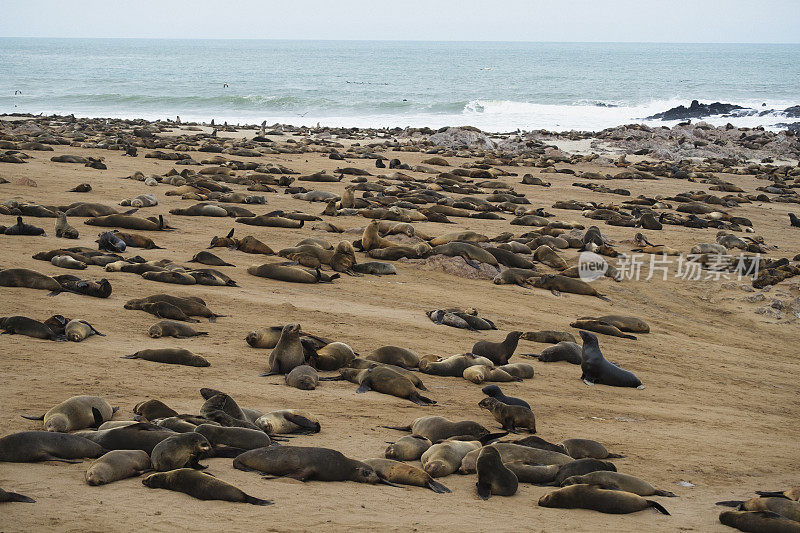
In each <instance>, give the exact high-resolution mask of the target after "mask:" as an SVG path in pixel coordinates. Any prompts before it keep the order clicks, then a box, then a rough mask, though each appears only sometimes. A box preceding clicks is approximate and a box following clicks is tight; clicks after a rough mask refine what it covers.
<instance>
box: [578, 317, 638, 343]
mask: <svg viewBox="0 0 800 533" xmlns="http://www.w3.org/2000/svg"><path fill="white" fill-rule="evenodd" d="M570 326H572V327H573V328H576V329H584V330H586V331H593V332H595V333H601V334H603V335H609V336H611V337H620V338H623V339H632V340H636V337H635V336H634V335H628V334H627V333H623V332H622V331H620V329H619V328H617V327H616V326H614V325H612V324H609V323H607V322H604V321H602V320H598V319H594V318H588V319H587V318H581V319H578V320H576V321H575V322H572V323H571V324H570Z"/></svg>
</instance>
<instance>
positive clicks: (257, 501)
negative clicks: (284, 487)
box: [244, 494, 275, 505]
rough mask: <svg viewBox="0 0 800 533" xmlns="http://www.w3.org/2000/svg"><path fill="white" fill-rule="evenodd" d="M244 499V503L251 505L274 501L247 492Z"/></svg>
mask: <svg viewBox="0 0 800 533" xmlns="http://www.w3.org/2000/svg"><path fill="white" fill-rule="evenodd" d="M244 501H245V503H249V504H252V505H272V504H273V503H275V502H273V501H272V500H262V499H261V498H256V497H255V496H250V495H249V494H245V495H244Z"/></svg>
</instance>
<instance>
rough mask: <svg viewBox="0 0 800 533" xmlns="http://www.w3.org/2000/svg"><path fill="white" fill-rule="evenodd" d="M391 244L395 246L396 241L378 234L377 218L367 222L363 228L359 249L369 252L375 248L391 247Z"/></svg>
mask: <svg viewBox="0 0 800 533" xmlns="http://www.w3.org/2000/svg"><path fill="white" fill-rule="evenodd" d="M392 246H397V243H395V242H393V241H390V240H388V239H384V238H383V237H381V236H380V233H379V232H378V221H377V220H373V221H371V222H370V223H369V224H367V226H366V227H365V228H364V233H363V234H362V235H361V249H362V250H363V251H365V252H369V251H370V250H374V249H376V248H391V247H392Z"/></svg>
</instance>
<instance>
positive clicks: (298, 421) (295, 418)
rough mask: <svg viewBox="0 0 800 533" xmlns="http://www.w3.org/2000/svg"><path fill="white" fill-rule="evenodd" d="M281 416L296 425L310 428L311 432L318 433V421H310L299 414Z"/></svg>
mask: <svg viewBox="0 0 800 533" xmlns="http://www.w3.org/2000/svg"><path fill="white" fill-rule="evenodd" d="M283 418H285V419H286V420H288V421H289V422H291V423H292V424H295V425H298V426H300V427H301V428H304V429H306V430H310V431H312V432H313V433H319V430H320V427H319V422H312V421H311V420H309V419H308V418H306V417H304V416H301V415H293V414H285V415H283Z"/></svg>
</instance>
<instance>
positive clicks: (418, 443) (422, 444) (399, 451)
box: [384, 435, 433, 461]
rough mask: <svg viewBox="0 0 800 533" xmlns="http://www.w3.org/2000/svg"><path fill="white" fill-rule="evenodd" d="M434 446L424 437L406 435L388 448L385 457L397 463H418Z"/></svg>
mask: <svg viewBox="0 0 800 533" xmlns="http://www.w3.org/2000/svg"><path fill="white" fill-rule="evenodd" d="M432 445H433V443H431V441H429V440H428V439H426V438H425V437H423V436H422V435H406V436H405V437H401V438H400V439H398V441H397V442H394V443H392V444H390V445H389V446H388V447H387V448H386V451H385V452H384V455H385V456H386V458H387V459H395V460H397V461H416V460H417V459H419V458H420V457H422V454H423V453H425V450H427V449H428V448H430V447H431V446H432Z"/></svg>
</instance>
